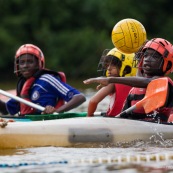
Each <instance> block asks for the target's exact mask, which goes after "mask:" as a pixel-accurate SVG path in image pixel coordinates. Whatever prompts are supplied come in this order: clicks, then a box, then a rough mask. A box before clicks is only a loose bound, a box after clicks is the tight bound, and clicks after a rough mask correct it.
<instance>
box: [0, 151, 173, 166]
mask: <svg viewBox="0 0 173 173" xmlns="http://www.w3.org/2000/svg"><path fill="white" fill-rule="evenodd" d="M164 161H165V162H166V161H173V153H172V154H171V153H160V154H147V155H124V156H123V155H122V156H116V157H107V158H89V159H85V158H84V159H79V160H78V159H74V160H70V161H67V160H64V161H52V162H41V163H37V162H34V163H27V162H23V163H13V164H9V163H0V168H7V167H8V168H15V167H21V166H39V165H50V164H52V165H53V164H111V163H116V164H123V163H151V162H164Z"/></svg>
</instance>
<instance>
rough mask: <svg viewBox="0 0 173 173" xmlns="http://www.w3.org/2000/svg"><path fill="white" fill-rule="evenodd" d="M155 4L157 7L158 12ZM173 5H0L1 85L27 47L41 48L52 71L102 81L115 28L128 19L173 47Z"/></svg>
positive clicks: (9, 1)
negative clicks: (99, 77)
mask: <svg viewBox="0 0 173 173" xmlns="http://www.w3.org/2000/svg"><path fill="white" fill-rule="evenodd" d="M153 4H154V7H153ZM170 4H171V0H167V1H165V0H150V1H135V0H123V1H122V0H106V1H103V0H63V1H61V0H0V6H1V9H0V16H1V19H0V21H1V25H0V45H1V51H0V53H1V58H0V70H1V71H2V70H6V69H8V71H7V72H6V73H5V74H3V73H0V75H1V76H0V77H1V80H2V81H3V80H6V79H9V78H14V76H12V73H13V61H14V54H15V50H17V48H18V47H19V46H20V45H22V44H24V43H32V44H35V45H37V46H38V47H40V48H41V49H42V50H43V52H44V54H45V57H46V66H47V67H48V68H51V69H54V70H57V71H65V73H66V75H67V79H68V78H70V79H76V78H79V79H81V78H83V79H84V78H87V77H92V76H97V75H98V74H97V71H96V69H97V64H98V61H99V59H100V56H101V54H102V51H103V50H104V49H106V48H108V49H111V48H113V44H112V41H111V32H112V29H113V26H114V25H115V24H116V23H117V22H118V21H119V20H122V19H124V18H134V19H136V20H139V21H140V22H141V23H142V24H143V25H144V26H145V28H146V31H147V35H148V38H149V39H150V38H153V37H162V38H165V39H167V40H169V41H170V42H173V35H171V34H168V33H171V31H172V28H173V21H172V19H171V17H172V16H171V15H170V11H172V10H171V6H170Z"/></svg>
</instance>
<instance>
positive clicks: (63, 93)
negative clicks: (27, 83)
mask: <svg viewBox="0 0 173 173" xmlns="http://www.w3.org/2000/svg"><path fill="white" fill-rule="evenodd" d="M77 94H80V92H79V91H78V90H76V89H75V88H73V87H71V86H70V85H68V84H67V83H64V82H62V81H61V80H59V78H58V77H56V76H53V75H51V74H44V75H42V76H40V77H39V78H38V79H36V81H35V82H34V84H33V86H32V88H31V91H30V100H31V101H32V102H33V103H35V104H38V105H41V106H43V107H45V106H47V105H50V106H53V107H55V105H56V103H57V101H58V99H60V98H62V99H64V100H65V101H66V102H68V101H69V100H71V99H72V98H73V96H74V95H77ZM6 108H7V110H8V112H9V113H10V114H11V115H14V114H16V113H18V112H19V111H20V103H19V102H17V101H16V100H14V99H10V100H9V101H8V102H7V104H6ZM38 113H40V111H39V110H38Z"/></svg>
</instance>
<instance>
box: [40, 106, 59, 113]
mask: <svg viewBox="0 0 173 173" xmlns="http://www.w3.org/2000/svg"><path fill="white" fill-rule="evenodd" d="M54 112H56V109H55V108H54V107H53V106H49V105H48V106H46V107H45V110H44V111H43V112H42V114H53V113H54Z"/></svg>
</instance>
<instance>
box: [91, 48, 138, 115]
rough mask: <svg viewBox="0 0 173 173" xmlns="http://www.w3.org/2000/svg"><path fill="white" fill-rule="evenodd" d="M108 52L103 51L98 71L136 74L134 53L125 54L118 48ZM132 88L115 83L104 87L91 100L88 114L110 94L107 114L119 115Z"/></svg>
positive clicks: (113, 73)
mask: <svg viewBox="0 0 173 173" xmlns="http://www.w3.org/2000/svg"><path fill="white" fill-rule="evenodd" d="M105 52H106V54H105ZM107 52H108V50H105V51H104V52H103V55H102V57H101V59H100V62H99V65H98V71H103V72H104V74H105V73H106V76H108V77H112V76H113V77H119V76H122V77H123V76H126V75H127V76H133V75H136V70H135V69H132V62H133V58H134V54H124V53H122V52H120V51H119V50H118V49H116V48H113V49H112V50H110V51H109V52H108V53H107ZM130 89H131V87H130V86H127V85H123V84H113V83H112V84H109V85H107V86H105V87H102V88H101V89H100V90H99V91H98V92H97V93H96V94H95V95H94V96H93V97H92V98H91V99H90V101H89V104H88V116H89V117H91V116H93V115H94V112H95V111H96V109H97V106H98V104H99V103H100V102H101V101H102V100H103V99H104V98H105V97H106V96H108V95H109V96H110V104H109V108H108V110H107V113H106V116H115V115H118V114H119V113H120V111H121V109H122V106H123V103H124V101H125V99H126V97H127V95H128V93H129V91H130Z"/></svg>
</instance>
